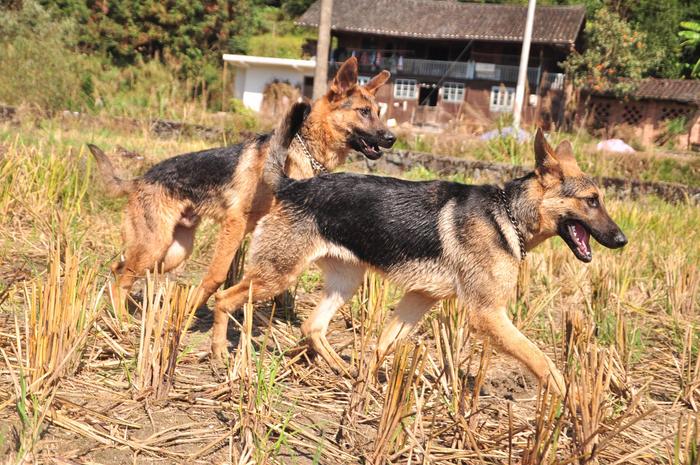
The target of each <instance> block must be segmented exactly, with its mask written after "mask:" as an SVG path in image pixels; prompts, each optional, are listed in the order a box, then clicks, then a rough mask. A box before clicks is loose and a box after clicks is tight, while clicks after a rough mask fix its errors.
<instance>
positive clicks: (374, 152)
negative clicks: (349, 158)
mask: <svg viewBox="0 0 700 465" xmlns="http://www.w3.org/2000/svg"><path fill="white" fill-rule="evenodd" d="M360 144H361V149H360V152H362V154H363V155H364V156H365V157H367V158H369V159H370V160H376V159H377V158H379V157H381V156H382V149H380V148H379V145H378V144H374V145H372V144H368V143H367V141H366V140H364V139H360Z"/></svg>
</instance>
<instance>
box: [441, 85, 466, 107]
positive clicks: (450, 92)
mask: <svg viewBox="0 0 700 465" xmlns="http://www.w3.org/2000/svg"><path fill="white" fill-rule="evenodd" d="M442 100H443V101H445V102H452V103H462V102H463V101H464V84H462V83H461V82H446V83H445V85H443V86H442Z"/></svg>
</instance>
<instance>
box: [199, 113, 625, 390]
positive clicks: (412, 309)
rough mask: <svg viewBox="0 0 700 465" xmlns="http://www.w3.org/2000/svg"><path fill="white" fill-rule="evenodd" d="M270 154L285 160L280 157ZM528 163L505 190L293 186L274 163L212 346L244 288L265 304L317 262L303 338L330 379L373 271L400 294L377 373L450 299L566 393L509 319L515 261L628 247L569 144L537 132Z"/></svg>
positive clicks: (222, 299) (368, 181)
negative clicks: (345, 315) (557, 242)
mask: <svg viewBox="0 0 700 465" xmlns="http://www.w3.org/2000/svg"><path fill="white" fill-rule="evenodd" d="M298 105H302V104H298ZM297 111H299V110H297ZM290 127H292V126H290ZM273 152H274V154H273V155H272V157H279V158H280V160H281V159H283V157H284V153H285V150H284V149H283V148H279V149H278V148H275V149H273ZM535 158H536V159H535V161H536V164H535V169H534V172H532V173H530V174H528V175H526V176H524V177H522V178H519V179H515V180H512V181H510V182H508V183H506V185H505V186H504V188H502V189H501V188H499V187H497V186H494V185H480V186H474V185H464V184H459V183H454V182H445V181H429V182H412V181H404V180H400V179H395V178H390V177H379V176H366V175H358V174H350V173H338V174H325V175H321V176H317V177H315V178H311V179H305V180H292V179H289V178H288V177H286V176H285V175H284V172H283V171H282V169H281V166H283V165H282V163H283V162H282V161H280V160H278V161H277V162H276V163H271V164H270V165H268V166H269V167H270V172H269V173H267V174H266V177H265V179H266V182H268V183H269V184H270V186H271V188H272V189H273V190H274V192H275V196H276V197H277V200H278V203H277V204H276V205H275V206H274V208H273V209H272V211H271V213H270V214H269V215H267V216H266V217H265V218H263V219H262V221H261V222H260V224H259V226H258V229H256V231H255V233H254V234H253V241H252V244H251V255H250V263H249V265H248V268H247V270H246V273H245V276H244V277H243V279H242V281H241V282H240V283H239V284H237V285H236V286H234V287H231V288H229V289H227V290H223V291H220V292H219V293H217V295H216V308H215V315H216V316H215V325H214V329H213V340H212V348H213V349H214V350H221V348H222V347H223V345H224V344H225V342H226V341H225V339H224V336H225V333H226V320H227V318H226V315H227V313H228V312H231V311H233V310H235V309H236V308H238V307H239V306H241V305H242V304H243V303H244V302H245V301H246V300H247V298H248V290H249V287H252V289H253V294H254V299H255V300H262V299H268V298H270V297H272V296H274V295H277V294H278V293H280V291H282V290H283V289H285V288H287V287H288V286H289V285H290V284H291V283H292V282H293V281H294V280H295V279H296V278H297V276H298V275H299V274H300V273H301V272H302V271H303V270H304V269H305V268H307V267H308V266H309V265H310V264H311V263H312V262H316V264H317V265H318V266H319V267H320V268H321V270H322V271H323V274H324V276H325V285H324V290H323V297H322V299H321V301H320V302H319V304H318V306H317V307H316V309H315V310H314V311H313V313H312V314H311V316H309V318H308V319H307V320H306V321H305V322H304V323H303V324H302V327H301V330H302V334H303V336H304V338H305V341H306V343H307V344H308V345H309V348H310V349H312V351H313V352H315V353H317V354H318V355H320V356H321V357H322V358H323V359H324V360H325V361H326V362H328V364H329V365H330V366H331V367H332V368H334V369H335V370H336V371H337V372H340V373H346V374H347V373H348V371H347V368H346V366H345V362H344V361H343V360H342V359H341V358H340V356H339V355H338V354H337V353H336V352H335V351H334V350H333V349H332V348H331V347H330V345H329V343H328V341H327V340H326V337H325V334H326V330H327V328H328V323H329V321H330V320H331V317H332V316H333V314H334V313H335V312H336V311H337V310H338V309H339V308H340V307H341V306H342V305H343V303H344V302H345V301H346V300H347V299H349V298H350V297H351V296H352V295H353V294H354V293H355V291H356V289H357V288H358V286H359V285H360V283H361V282H362V278H363V274H364V273H365V270H367V269H371V270H374V271H376V272H378V273H381V274H382V275H383V276H385V277H386V278H387V279H389V280H391V281H392V282H394V283H396V284H397V285H399V286H400V287H403V288H404V289H405V291H406V292H405V295H404V296H403V298H402V299H401V301H400V302H399V303H398V306H397V307H396V309H395V312H394V314H393V316H392V317H391V319H390V321H389V322H388V323H387V325H386V326H385V328H384V330H383V332H382V334H381V336H380V338H379V341H378V344H377V348H376V352H375V356H374V358H373V363H374V366H375V368H376V367H377V366H378V365H377V364H378V363H379V362H381V360H382V359H383V358H384V356H385V355H386V353H387V352H388V351H389V350H390V348H391V346H392V345H393V344H394V342H395V341H396V340H398V339H400V338H402V337H404V336H406V335H407V334H408V333H409V331H411V329H412V328H413V327H414V326H415V325H416V323H418V322H419V321H420V319H421V317H422V316H423V315H424V314H425V313H426V312H427V311H428V310H429V309H430V308H431V307H432V306H433V305H434V304H435V303H436V302H438V301H440V300H441V299H448V298H452V297H454V296H456V297H458V298H459V299H460V301H461V303H462V304H463V306H464V307H465V308H467V309H469V322H470V324H471V325H472V327H473V328H475V329H476V330H477V331H478V332H480V333H482V334H485V335H487V336H490V337H491V339H492V340H493V341H494V343H495V344H496V345H497V346H498V347H499V348H500V349H501V350H503V351H504V352H506V353H507V354H510V355H511V356H513V357H515V358H516V359H518V360H519V361H520V362H522V363H523V364H524V365H525V366H526V367H527V368H528V369H529V370H530V371H532V372H533V374H534V375H535V376H537V377H538V379H539V380H540V381H541V382H542V383H547V382H551V381H553V383H554V384H553V388H554V389H558V390H559V391H560V392H563V391H564V380H563V377H562V375H561V374H560V372H559V370H557V368H556V366H555V364H554V363H553V362H552V360H551V359H550V358H549V357H547V356H546V355H545V354H544V353H542V351H541V350H540V349H539V348H538V347H537V346H536V345H535V344H533V343H532V342H531V341H530V340H528V339H527V338H526V337H525V336H524V335H523V334H522V333H521V332H520V331H519V330H518V329H517V328H516V327H515V326H514V325H513V324H512V322H511V321H510V319H509V318H508V315H507V313H506V301H507V299H508V297H509V296H510V295H511V294H512V293H513V291H514V287H515V285H516V281H517V275H518V267H519V262H520V261H521V260H523V259H524V258H525V256H526V254H527V252H528V251H529V250H531V249H532V248H534V247H535V246H537V245H538V244H540V243H541V242H542V241H544V240H545V239H547V238H550V237H553V236H555V235H559V236H560V237H561V238H563V239H564V241H565V242H566V244H567V245H568V246H569V248H570V249H571V251H572V252H573V253H574V255H575V256H576V258H578V259H579V260H581V261H583V262H590V261H591V259H592V250H591V246H590V243H589V238H590V236H593V237H594V238H595V239H596V240H597V241H598V242H599V243H601V244H602V245H604V246H606V247H608V248H618V247H622V246H624V245H625V244H626V243H627V239H626V237H625V235H624V234H623V232H622V231H621V230H620V228H619V227H618V226H617V225H616V224H615V222H614V221H613V220H612V219H611V218H610V216H609V215H608V213H607V212H606V210H605V206H604V204H603V195H602V193H601V191H600V190H599V189H598V187H596V185H595V183H594V182H593V180H592V179H591V178H590V177H588V176H586V175H584V173H582V172H581V170H580V169H579V167H578V165H577V163H576V160H575V158H574V155H573V149H572V146H571V144H570V143H569V142H568V141H564V142H562V143H561V144H559V146H557V148H556V149H552V147H550V145H549V144H548V143H547V141H546V140H545V138H544V135H543V134H542V131H541V130H539V129H538V130H537V133H536V135H535Z"/></svg>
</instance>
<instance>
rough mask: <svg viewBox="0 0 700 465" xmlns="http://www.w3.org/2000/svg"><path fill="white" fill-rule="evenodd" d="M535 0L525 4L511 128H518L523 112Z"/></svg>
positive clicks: (516, 129)
mask: <svg viewBox="0 0 700 465" xmlns="http://www.w3.org/2000/svg"><path fill="white" fill-rule="evenodd" d="M536 3H537V0H529V2H528V4H527V19H526V21H525V35H524V36H523V50H522V52H520V68H518V85H517V87H516V88H515V104H514V105H513V129H514V130H515V131H516V133H517V132H518V130H519V129H520V118H521V116H522V114H523V100H524V99H525V81H526V80H527V63H528V60H529V58H530V41H531V40H532V24H533V23H534V22H535V4H536Z"/></svg>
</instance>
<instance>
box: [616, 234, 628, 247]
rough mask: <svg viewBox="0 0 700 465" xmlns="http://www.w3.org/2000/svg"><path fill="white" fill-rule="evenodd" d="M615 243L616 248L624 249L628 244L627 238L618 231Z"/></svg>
mask: <svg viewBox="0 0 700 465" xmlns="http://www.w3.org/2000/svg"><path fill="white" fill-rule="evenodd" d="M613 242H614V243H615V247H616V248H617V247H623V246H624V245H626V244H627V237H626V236H625V234H624V233H623V232H622V231H618V233H617V234H615V237H613Z"/></svg>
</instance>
